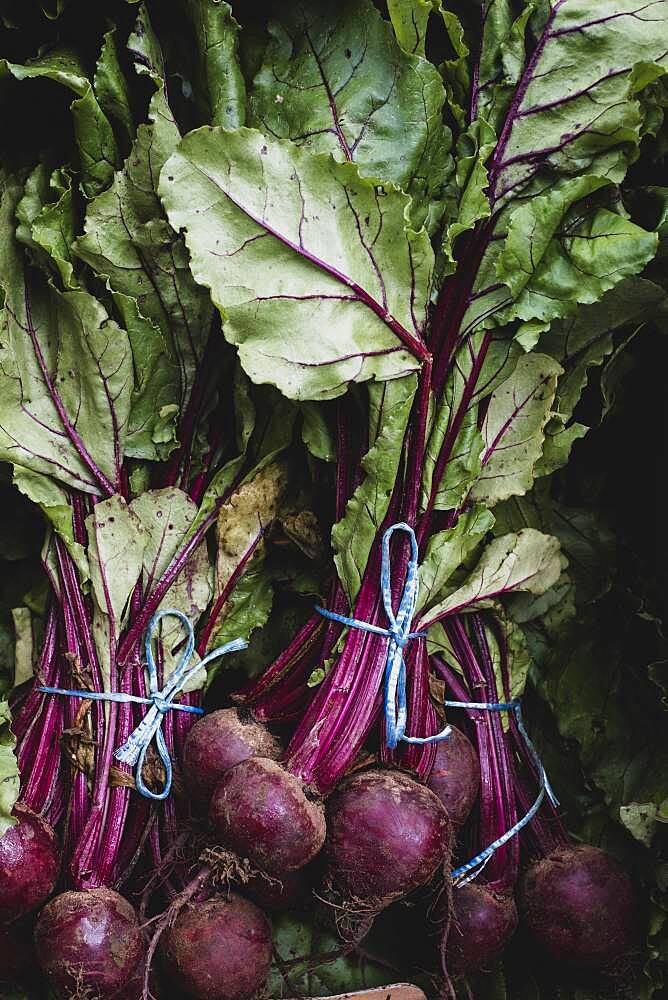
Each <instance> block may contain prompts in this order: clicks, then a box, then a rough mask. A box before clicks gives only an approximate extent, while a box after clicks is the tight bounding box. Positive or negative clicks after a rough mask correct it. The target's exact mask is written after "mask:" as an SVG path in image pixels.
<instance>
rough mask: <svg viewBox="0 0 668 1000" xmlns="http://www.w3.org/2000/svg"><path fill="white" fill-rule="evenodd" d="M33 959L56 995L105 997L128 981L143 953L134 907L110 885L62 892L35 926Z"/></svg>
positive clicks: (95, 999) (98, 998)
mask: <svg viewBox="0 0 668 1000" xmlns="http://www.w3.org/2000/svg"><path fill="white" fill-rule="evenodd" d="M35 946H36V948H37V958H38V961H39V964H40V966H41V968H42V971H43V973H44V974H45V976H46V978H47V980H48V982H49V985H50V987H51V989H52V990H53V992H54V993H55V994H56V996H58V997H63V998H69V997H78V996H85V997H87V998H90V1000H107V998H111V997H113V996H114V995H115V994H117V993H120V991H121V990H123V989H124V988H125V987H126V986H127V985H128V983H129V981H130V979H131V978H132V976H133V975H134V974H135V970H136V969H137V966H138V965H139V961H140V959H141V958H142V955H143V954H144V941H143V937H142V933H141V930H140V927H139V921H138V920H137V916H136V914H135V911H134V909H133V908H132V906H131V905H130V903H128V901H127V900H126V899H124V898H123V896H121V895H119V893H117V892H114V890H113V889H104V888H100V889H88V890H86V891H84V892H63V893H62V894H61V895H60V896H56V897H55V898H54V899H52V900H51V901H50V902H49V903H47V905H46V906H45V907H44V909H43V910H42V912H41V913H40V915H39V918H38V920H37V924H36V926H35Z"/></svg>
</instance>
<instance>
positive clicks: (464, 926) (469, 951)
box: [441, 882, 518, 975]
mask: <svg viewBox="0 0 668 1000" xmlns="http://www.w3.org/2000/svg"><path fill="white" fill-rule="evenodd" d="M517 921H518V917H517V907H516V906H515V900H514V899H513V898H512V896H497V895H495V894H494V893H492V892H490V891H489V889H486V888H485V886H484V885H476V884H475V883H473V882H472V883H470V884H469V885H463V886H461V887H460V888H459V889H454V890H453V893H452V914H451V917H450V925H449V929H448V931H447V932H446V936H445V937H444V940H443V942H442V944H441V960H442V965H443V971H444V972H445V973H446V974H455V975H468V974H469V973H472V972H477V971H478V970H479V969H482V968H484V967H485V966H487V965H488V964H489V962H490V961H491V960H492V959H493V958H495V957H496V956H497V955H498V954H499V952H501V951H503V949H504V948H505V946H506V945H507V944H508V942H509V941H510V939H511V937H512V936H513V934H514V933H515V931H516V929H517Z"/></svg>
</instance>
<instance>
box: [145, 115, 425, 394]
mask: <svg viewBox="0 0 668 1000" xmlns="http://www.w3.org/2000/svg"><path fill="white" fill-rule="evenodd" d="M160 192H161V195H162V199H163V202H164V204H165V208H166V210H167V215H168V217H169V219H170V222H171V223H172V225H173V226H174V228H175V229H177V230H183V231H184V234H185V239H186V243H187V245H188V248H189V250H190V253H191V266H192V269H193V273H194V275H195V277H196V278H197V280H198V281H200V282H201V283H202V284H203V285H206V286H207V287H209V288H210V289H211V294H212V297H213V299H214V301H215V302H216V304H217V305H218V306H219V307H220V309H221V312H222V314H223V319H224V333H225V336H226V337H227V339H228V340H229V341H230V342H231V343H233V344H235V345H237V346H238V348H239V358H240V361H241V364H242V366H243V367H244V369H245V371H246V372H247V374H248V375H249V376H250V378H251V379H253V381H256V382H270V383H272V384H273V385H276V386H278V388H279V389H280V390H281V391H282V392H283V393H285V395H287V396H289V397H291V398H295V399H328V398H332V397H334V396H337V395H340V394H341V393H343V392H345V390H346V387H347V384H348V383H349V382H353V381H365V380H367V379H369V378H377V379H381V380H385V379H389V378H397V377H398V376H400V375H404V374H406V373H407V372H408V371H410V370H411V369H414V368H415V367H416V360H415V356H414V354H417V356H418V357H420V356H424V347H423V344H422V337H423V333H424V328H425V323H426V307H427V300H428V295H429V287H430V281H431V270H432V263H433V253H432V250H431V246H430V244H429V240H428V237H427V234H426V233H425V232H424V231H421V232H419V233H413V232H411V231H406V229H405V217H404V213H405V211H406V208H407V205H408V199H407V198H406V196H405V195H402V194H400V193H399V192H397V191H395V190H394V189H393V188H392V187H391V186H390V187H387V188H380V187H378V186H377V185H373V184H372V183H371V182H370V181H366V180H364V179H362V178H361V177H360V176H359V174H358V172H357V169H356V168H355V166H354V165H353V164H350V163H337V162H336V161H334V160H333V159H332V158H331V157H328V156H313V155H311V154H310V153H307V152H306V151H305V150H301V149H298V148H297V147H295V146H294V145H292V144H291V143H288V142H280V141H275V140H270V139H267V138H265V136H263V135H262V133H260V132H256V131H253V130H250V129H239V130H238V131H236V132H228V131H225V130H223V129H210V128H204V129H198V130H196V131H195V132H191V133H190V134H189V135H187V136H186V137H185V138H184V139H183V140H182V142H181V144H180V146H179V149H178V152H176V153H175V154H174V155H173V156H172V157H171V158H170V159H169V160H168V161H167V163H166V164H165V167H164V168H163V171H162V174H161V180H160ZM411 352H414V353H411Z"/></svg>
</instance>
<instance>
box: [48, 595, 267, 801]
mask: <svg viewBox="0 0 668 1000" xmlns="http://www.w3.org/2000/svg"><path fill="white" fill-rule="evenodd" d="M167 617H171V618H178V619H179V621H180V622H181V623H182V625H183V626H184V627H185V629H186V633H187V640H186V645H185V648H184V650H183V653H182V654H181V658H180V660H179V663H178V665H177V666H176V668H175V669H174V671H173V673H172V674H171V675H170V676H169V677H168V679H167V681H166V683H165V684H164V686H163V687H162V688H159V687H158V684H159V680H158V668H157V666H156V662H155V657H154V655H153V639H154V636H155V633H156V630H157V628H158V625H159V624H160V622H161V621H162V619H163V618H167ZM247 646H248V643H247V642H246V641H245V640H244V639H232V640H231V641H230V642H226V643H225V645H224V646H219V647H218V648H217V649H213V650H212V651H211V652H210V653H208V654H207V655H206V656H205V657H204V658H203V659H202V660H200V661H199V662H198V663H195V664H193V665H192V666H188V664H189V663H190V660H191V658H192V655H193V653H194V651H195V632H194V629H193V625H192V622H191V621H190V619H189V618H188V616H187V615H185V614H184V613H183V612H182V611H178V610H177V609H176V608H163V609H162V610H161V611H158V612H156V614H154V615H153V617H152V618H151V621H150V622H149V625H148V628H147V630H146V636H145V639H144V650H145V653H146V670H147V675H148V688H149V693H148V697H146V698H142V697H140V696H139V695H135V694H128V693H126V692H124V691H80V690H71V689H68V688H52V687H39V688H37V690H38V691H43V692H44V693H45V694H62V695H67V696H69V697H74V698H86V699H88V700H90V701H114V702H118V703H121V704H125V703H128V702H133V703H135V704H139V705H148V706H149V708H148V711H147V713H146V715H145V716H144V718H143V719H142V720H141V722H140V723H139V724H138V725H137V726H136V727H135V729H133V731H132V732H131V733H130V735H129V736H128V738H127V740H126V741H125V743H124V744H123V745H122V746H120V747H118V748H117V749H116V750H115V751H114V757H115V759H116V760H118V761H120V762H121V763H123V764H128V765H129V766H130V767H134V768H135V775H134V777H135V786H136V788H137V791H138V792H139V793H140V795H143V796H144V797H145V798H147V799H153V800H154V801H156V802H161V801H162V800H163V799H166V798H167V796H168V795H169V793H170V791H171V788H172V758H171V757H170V754H169V749H168V747H167V743H166V741H165V737H164V734H163V732H162V720H163V718H164V717H165V715H166V714H167V712H172V711H178V712H189V713H191V714H192V715H203V714H204V709H202V708H197V707H195V706H194V705H181V704H179V703H178V702H175V701H174V699H175V698H176V696H177V695H178V694H180V693H181V692H182V691H183V690H184V689H185V688H186V686H187V685H188V682H189V681H190V680H192V678H193V677H194V676H195V674H197V673H199V671H200V670H202V669H204V668H205V667H206V665H207V663H210V662H211V660H215V659H218V657H219V656H225V654H226V653H232V652H234V651H235V650H239V649H245V648H246V647H247ZM153 739H155V745H156V750H157V752H158V757H159V758H160V760H161V762H162V765H163V768H164V771H165V782H164V785H163V788H162V791H160V792H152V791H151V789H150V788H147V786H146V784H145V783H144V778H143V774H142V772H143V768H144V760H145V758H146V751H147V750H148V747H149V744H150V743H151V741H152V740H153Z"/></svg>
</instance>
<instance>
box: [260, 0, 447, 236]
mask: <svg viewBox="0 0 668 1000" xmlns="http://www.w3.org/2000/svg"><path fill="white" fill-rule="evenodd" d="M273 13H274V16H275V17H276V20H275V21H272V22H271V23H270V26H269V30H270V33H271V41H270V42H269V45H268V46H267V49H266V51H265V55H264V62H263V65H262V68H261V69H260V71H259V73H258V74H257V76H256V77H255V80H254V81H253V87H252V89H251V92H250V105H251V112H252V118H251V122H250V124H252V125H254V126H256V127H257V128H259V129H262V131H263V132H265V133H266V134H267V135H269V136H275V137H277V138H282V139H291V140H292V141H293V142H295V143H296V144H297V145H299V146H303V147H304V148H305V149H308V150H310V151H311V152H314V153H322V152H329V153H332V154H333V156H335V157H336V159H338V160H349V161H352V162H354V163H356V164H357V166H358V167H359V170H360V173H361V174H362V175H363V176H365V177H373V178H377V179H378V180H380V181H393V182H394V183H395V184H397V185H398V186H399V187H401V188H402V189H403V190H404V191H407V192H408V193H409V194H410V195H411V196H412V199H413V201H412V204H411V206H410V214H411V220H412V223H413V225H417V226H419V225H421V224H422V223H423V222H426V225H427V228H428V229H429V230H430V231H431V230H432V229H433V228H435V226H436V225H437V224H438V221H439V218H440V215H441V214H442V209H443V204H442V199H443V193H444V189H445V184H446V181H447V177H448V175H449V173H450V171H451V158H450V154H449V150H450V143H451V136H450V132H449V130H448V129H447V128H446V127H445V125H444V124H443V120H442V116H443V103H444V100H445V91H444V89H443V84H442V82H441V79H440V76H439V73H438V71H437V70H436V68H435V67H434V66H432V64H431V63H430V62H428V61H427V60H426V59H424V58H423V56H424V52H421V53H420V54H418V55H414V54H410V53H408V52H406V51H404V50H402V48H400V46H399V45H398V44H397V42H396V40H395V38H394V36H393V33H392V28H391V27H390V25H389V24H388V23H387V22H386V21H384V20H383V18H382V17H381V14H380V12H379V11H377V10H376V9H375V8H374V6H373V4H372V3H371V2H370V0H362V2H359V0H344V2H343V3H341V4H339V5H338V7H337V9H336V12H335V13H333V11H332V8H331V5H329V4H327V3H325V2H323V0H320V2H316V3H308V4H304V3H298V4H295V3H289V4H286V3H284V4H281V5H278V6H277V7H275V8H274V9H273Z"/></svg>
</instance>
